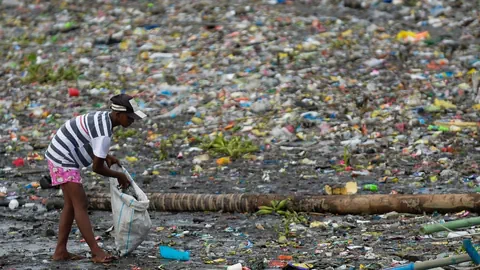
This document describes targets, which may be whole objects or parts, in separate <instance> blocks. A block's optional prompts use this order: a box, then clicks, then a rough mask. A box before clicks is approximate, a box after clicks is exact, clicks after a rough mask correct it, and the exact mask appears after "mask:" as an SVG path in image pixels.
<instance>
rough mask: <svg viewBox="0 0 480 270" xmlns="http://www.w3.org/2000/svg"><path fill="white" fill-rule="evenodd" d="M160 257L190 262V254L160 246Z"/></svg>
mask: <svg viewBox="0 0 480 270" xmlns="http://www.w3.org/2000/svg"><path fill="white" fill-rule="evenodd" d="M160 256H161V257H162V258H164V259H171V260H177V261H188V260H190V252H188V251H180V250H176V249H173V248H171V247H167V246H160Z"/></svg>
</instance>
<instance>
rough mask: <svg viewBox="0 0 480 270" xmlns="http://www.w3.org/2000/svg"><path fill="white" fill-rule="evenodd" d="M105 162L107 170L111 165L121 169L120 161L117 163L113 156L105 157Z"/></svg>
mask: <svg viewBox="0 0 480 270" xmlns="http://www.w3.org/2000/svg"><path fill="white" fill-rule="evenodd" d="M105 161H106V162H107V166H108V167H109V168H110V167H112V165H113V164H118V166H120V167H122V165H121V164H120V161H118V159H117V158H116V157H114V156H110V155H107V157H106V158H105Z"/></svg>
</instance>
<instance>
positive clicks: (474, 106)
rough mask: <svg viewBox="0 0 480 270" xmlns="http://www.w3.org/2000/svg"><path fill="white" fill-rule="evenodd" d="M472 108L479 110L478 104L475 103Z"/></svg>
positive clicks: (479, 105)
mask: <svg viewBox="0 0 480 270" xmlns="http://www.w3.org/2000/svg"><path fill="white" fill-rule="evenodd" d="M472 108H473V109H474V110H477V111H480V104H475V105H473V107H472Z"/></svg>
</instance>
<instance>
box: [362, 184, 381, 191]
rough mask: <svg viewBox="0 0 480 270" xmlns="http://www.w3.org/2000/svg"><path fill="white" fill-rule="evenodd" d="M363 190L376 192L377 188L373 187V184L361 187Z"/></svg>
mask: <svg viewBox="0 0 480 270" xmlns="http://www.w3.org/2000/svg"><path fill="white" fill-rule="evenodd" d="M363 190H369V191H374V192H376V191H378V186H377V185H375V184H366V185H363Z"/></svg>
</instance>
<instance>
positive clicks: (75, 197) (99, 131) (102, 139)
mask: <svg viewBox="0 0 480 270" xmlns="http://www.w3.org/2000/svg"><path fill="white" fill-rule="evenodd" d="M110 101H111V102H112V105H111V107H110V108H111V110H112V111H111V112H107V111H105V112H92V113H88V114H85V115H81V116H77V117H75V118H73V119H71V120H69V121H67V122H66V123H65V124H64V125H63V126H62V127H60V129H59V130H58V131H57V133H56V135H55V137H54V138H53V139H52V141H51V142H50V145H49V146H48V149H47V151H46V153H45V157H46V158H47V161H48V168H49V170H50V175H51V177H52V186H58V185H60V187H61V189H62V191H63V197H64V201H65V203H64V206H63V210H62V214H61V216H60V224H59V229H58V242H57V247H56V249H55V253H54V254H53V260H55V261H60V260H76V259H82V257H81V256H77V255H75V254H71V253H69V252H68V251H67V241H68V235H69V234H70V230H71V228H72V223H73V219H75V221H76V222H77V226H78V228H79V229H80V232H81V233H82V235H83V237H84V238H85V241H86V242H87V244H88V246H89V247H90V250H91V252H92V261H93V262H95V263H108V262H111V261H112V260H114V259H115V258H114V257H113V256H111V255H108V254H107V253H106V252H105V251H103V250H102V249H101V248H100V247H99V246H98V244H97V242H96V241H95V237H94V234H93V230H92V226H91V224H90V219H89V218H88V212H87V205H88V203H87V197H86V194H85V191H84V189H83V186H82V179H81V177H80V168H82V167H87V166H89V165H90V164H92V163H93V165H92V169H93V171H94V172H96V173H98V174H101V175H103V176H107V177H115V178H117V179H118V182H119V184H120V185H121V186H122V188H127V187H128V186H129V185H130V183H129V181H128V179H127V177H126V175H125V174H123V173H121V172H117V171H113V170H110V169H109V167H110V166H111V165H112V164H118V165H120V164H119V162H118V160H117V159H116V158H115V157H113V156H110V155H108V151H109V148H110V142H111V137H112V134H113V128H114V127H116V126H122V127H128V126H130V125H131V124H132V123H133V122H134V121H135V120H139V119H142V118H145V117H146V116H147V115H146V114H144V113H143V112H141V111H140V110H138V107H137V104H136V102H135V100H133V99H132V97H131V96H128V95H125V94H121V95H116V96H114V97H112V98H111V99H110ZM105 162H106V163H107V165H108V167H106V166H105Z"/></svg>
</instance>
